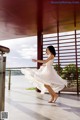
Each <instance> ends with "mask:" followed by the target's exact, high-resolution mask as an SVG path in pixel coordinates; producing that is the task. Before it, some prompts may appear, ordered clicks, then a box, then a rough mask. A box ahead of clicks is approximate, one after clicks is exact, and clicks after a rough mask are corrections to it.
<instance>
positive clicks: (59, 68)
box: [54, 64, 63, 75]
mask: <svg viewBox="0 0 80 120" xmlns="http://www.w3.org/2000/svg"><path fill="white" fill-rule="evenodd" d="M54 69H55V70H56V71H57V73H58V74H59V75H62V70H63V68H62V67H61V64H60V65H59V66H58V65H57V64H56V65H54Z"/></svg>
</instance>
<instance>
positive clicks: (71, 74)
mask: <svg viewBox="0 0 80 120" xmlns="http://www.w3.org/2000/svg"><path fill="white" fill-rule="evenodd" d="M54 68H55V70H56V71H58V65H55V66H54ZM59 75H60V76H61V77H62V78H63V79H67V80H76V65H75V64H69V65H67V66H66V67H64V68H62V67H61V65H59ZM78 77H79V79H80V68H78Z"/></svg>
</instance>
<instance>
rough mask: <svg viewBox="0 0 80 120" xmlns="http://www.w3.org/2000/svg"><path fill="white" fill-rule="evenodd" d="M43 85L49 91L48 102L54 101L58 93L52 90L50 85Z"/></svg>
mask: <svg viewBox="0 0 80 120" xmlns="http://www.w3.org/2000/svg"><path fill="white" fill-rule="evenodd" d="M44 86H45V87H46V88H47V90H48V91H49V93H50V95H51V97H52V98H51V100H50V101H49V103H52V102H55V101H56V100H57V98H58V95H57V94H56V93H55V92H54V91H53V89H52V88H51V86H50V85H46V84H45V85H44Z"/></svg>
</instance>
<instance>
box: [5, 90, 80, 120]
mask: <svg viewBox="0 0 80 120" xmlns="http://www.w3.org/2000/svg"><path fill="white" fill-rule="evenodd" d="M49 98H50V95H49V94H45V95H40V93H37V92H35V91H28V90H17V89H16V90H11V91H10V92H9V91H7V90H6V103H5V111H8V115H9V117H8V120H59V119H60V120H80V97H78V96H76V95H74V96H73V95H65V94H60V96H59V98H58V99H57V101H56V103H55V104H54V103H48V100H49Z"/></svg>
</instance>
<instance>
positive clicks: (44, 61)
mask: <svg viewBox="0 0 80 120" xmlns="http://www.w3.org/2000/svg"><path fill="white" fill-rule="evenodd" d="M53 58H54V55H51V56H50V57H49V58H47V59H46V60H35V59H32V61H33V62H39V63H43V64H45V63H47V62H48V61H49V60H52V59H53Z"/></svg>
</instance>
